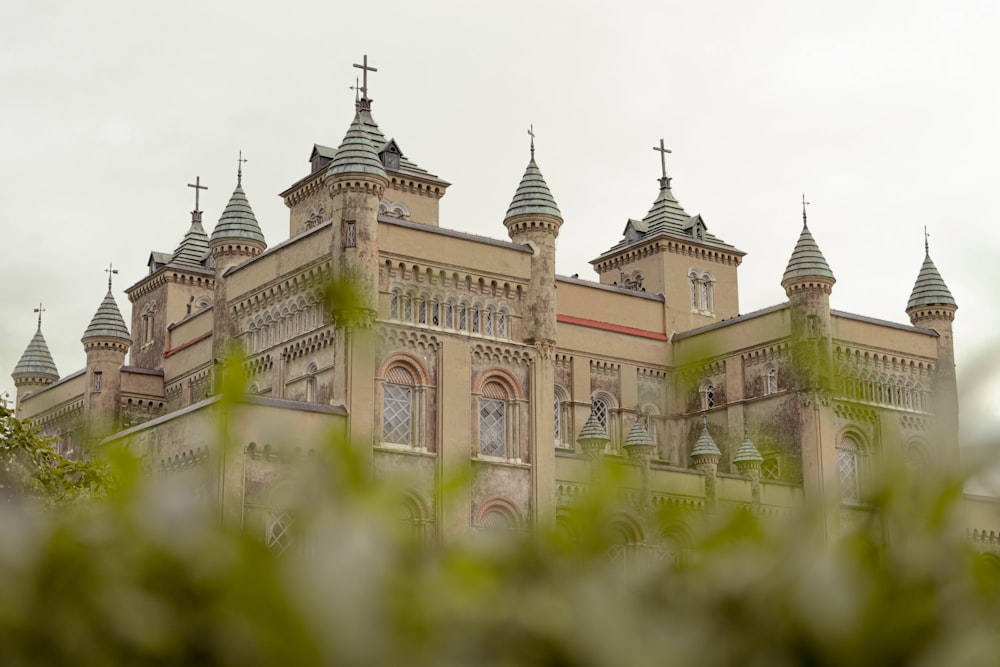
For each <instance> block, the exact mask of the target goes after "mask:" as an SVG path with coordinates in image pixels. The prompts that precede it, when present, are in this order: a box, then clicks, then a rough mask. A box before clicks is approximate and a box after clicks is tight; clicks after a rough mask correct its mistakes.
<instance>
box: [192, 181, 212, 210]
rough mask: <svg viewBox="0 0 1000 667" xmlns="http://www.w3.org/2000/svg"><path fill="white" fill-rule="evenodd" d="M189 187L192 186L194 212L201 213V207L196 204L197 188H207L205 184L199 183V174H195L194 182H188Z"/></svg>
mask: <svg viewBox="0 0 1000 667" xmlns="http://www.w3.org/2000/svg"><path fill="white" fill-rule="evenodd" d="M188 187H189V188H194V211H193V212H194V213H201V208H200V207H199V206H198V195H199V194H200V193H199V192H198V191H199V190H208V187H207V186H204V185H202V184H201V176H195V179H194V183H188Z"/></svg>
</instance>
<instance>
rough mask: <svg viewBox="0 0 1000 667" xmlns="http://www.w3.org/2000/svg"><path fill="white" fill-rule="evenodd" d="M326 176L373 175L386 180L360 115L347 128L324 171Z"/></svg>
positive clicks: (356, 115) (380, 162)
mask: <svg viewBox="0 0 1000 667" xmlns="http://www.w3.org/2000/svg"><path fill="white" fill-rule="evenodd" d="M326 174H327V176H333V175H337V174H374V175H376V176H381V177H382V178H386V174H385V169H384V168H383V167H382V161H381V160H380V159H379V157H378V152H377V151H376V150H375V146H374V144H373V143H372V140H371V138H370V137H369V134H368V132H367V131H366V130H365V125H364V123H363V121H362V120H361V114H360V113H358V114H355V116H354V121H353V122H351V126H350V127H349V128H347V134H345V135H344V140H343V141H342V142H340V146H339V147H337V152H336V153H334V154H333V160H332V161H331V162H330V166H329V167H327V169H326Z"/></svg>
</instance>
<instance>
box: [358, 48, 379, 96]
mask: <svg viewBox="0 0 1000 667" xmlns="http://www.w3.org/2000/svg"><path fill="white" fill-rule="evenodd" d="M361 62H362V63H363V64H361V65H358V64H357V63H355V64H354V66H355V67H357V68H358V69H359V70H361V97H362V98H363V99H368V72H377V71H378V69H377V68H375V67H369V66H368V54H367V53H366V54H365V58H364V60H362V61H361Z"/></svg>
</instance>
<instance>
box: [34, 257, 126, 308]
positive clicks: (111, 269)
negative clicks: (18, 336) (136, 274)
mask: <svg viewBox="0 0 1000 667" xmlns="http://www.w3.org/2000/svg"><path fill="white" fill-rule="evenodd" d="M104 272H105V273H106V274H108V291H109V292H110V291H111V276H113V275H116V274H117V273H118V269H116V268H115V267H114V265H113V264H108V268H106V269H104ZM39 317H41V316H40V315H39Z"/></svg>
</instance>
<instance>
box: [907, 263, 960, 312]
mask: <svg viewBox="0 0 1000 667" xmlns="http://www.w3.org/2000/svg"><path fill="white" fill-rule="evenodd" d="M943 305H948V306H955V307H958V304H957V303H955V298H954V297H953V296H952V295H951V290H949V289H948V286H947V285H945V283H944V279H943V278H941V274H940V273H938V270H937V267H936V266H934V262H932V261H931V256H930V253H929V252H928V253H927V254H926V255H924V264H923V266H921V267H920V273H918V274H917V282H916V283H914V285H913V291H912V292H911V293H910V300H909V301H908V302H907V303H906V309H907V310H909V309H911V308H916V307H918V306H943Z"/></svg>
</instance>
